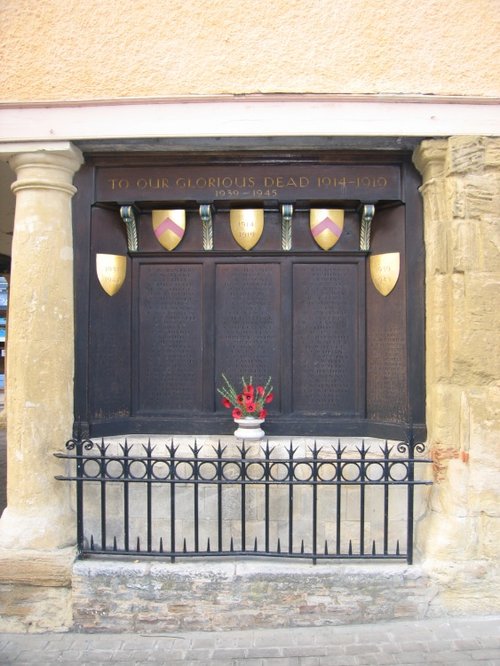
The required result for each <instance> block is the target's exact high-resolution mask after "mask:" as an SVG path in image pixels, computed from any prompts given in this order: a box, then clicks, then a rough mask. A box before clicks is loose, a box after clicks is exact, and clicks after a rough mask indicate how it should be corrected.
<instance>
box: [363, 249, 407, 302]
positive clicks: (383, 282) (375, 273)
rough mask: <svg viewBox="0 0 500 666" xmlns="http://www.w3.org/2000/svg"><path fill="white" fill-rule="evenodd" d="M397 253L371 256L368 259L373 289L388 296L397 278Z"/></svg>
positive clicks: (398, 261) (398, 260)
mask: <svg viewBox="0 0 500 666" xmlns="http://www.w3.org/2000/svg"><path fill="white" fill-rule="evenodd" d="M399 265H400V259H399V252H387V253H386V254H372V256H371V257H370V275H371V278H372V282H373V284H374V286H375V289H376V290H377V291H378V292H379V293H381V294H382V296H388V295H389V294H390V293H391V291H392V290H393V289H394V287H395V286H396V283H397V281H398V278H399Z"/></svg>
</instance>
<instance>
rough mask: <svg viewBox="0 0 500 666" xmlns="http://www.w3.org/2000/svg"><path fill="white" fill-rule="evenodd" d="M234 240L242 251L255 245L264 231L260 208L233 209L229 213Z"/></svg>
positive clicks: (262, 213)
mask: <svg viewBox="0 0 500 666" xmlns="http://www.w3.org/2000/svg"><path fill="white" fill-rule="evenodd" d="M229 221H230V224H231V232H232V234H233V237H234V240H235V241H236V242H237V243H238V245H240V246H241V247H242V248H243V249H244V250H251V249H252V248H253V247H254V245H257V243H258V242H259V239H260V237H261V236H262V232H263V231H264V211H263V210H262V209H261V208H235V209H233V210H231V212H230V213H229Z"/></svg>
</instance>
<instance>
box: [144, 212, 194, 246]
mask: <svg viewBox="0 0 500 666" xmlns="http://www.w3.org/2000/svg"><path fill="white" fill-rule="evenodd" d="M152 219H153V230H154V232H155V236H156V238H157V240H158V242H159V243H160V244H161V245H163V247H164V248H165V249H166V250H173V249H174V248H176V247H177V246H178V245H179V243H180V242H181V240H182V238H183V236H184V232H185V231H186V211H185V210H183V209H182V208H178V209H174V210H154V211H153V214H152Z"/></svg>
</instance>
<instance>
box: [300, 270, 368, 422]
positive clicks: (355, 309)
mask: <svg viewBox="0 0 500 666" xmlns="http://www.w3.org/2000/svg"><path fill="white" fill-rule="evenodd" d="M360 266H361V264H360V263H359V262H357V261H353V262H350V263H348V262H335V263H333V262H332V263H297V264H295V265H294V267H293V411H294V412H305V413H310V414H328V415H351V416H352V415H357V414H359V413H360V409H361V405H360V386H359V379H360V377H359V374H360V373H359V363H360V353H361V351H362V349H361V341H362V337H361V331H360V326H359V316H360V308H359V305H360V298H361V296H362V291H361V293H360V282H361V275H362V272H361V269H360Z"/></svg>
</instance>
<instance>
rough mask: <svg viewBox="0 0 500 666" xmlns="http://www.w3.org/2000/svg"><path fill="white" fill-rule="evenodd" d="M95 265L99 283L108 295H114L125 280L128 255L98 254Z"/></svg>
mask: <svg viewBox="0 0 500 666" xmlns="http://www.w3.org/2000/svg"><path fill="white" fill-rule="evenodd" d="M95 265H96V272H97V279H98V280H99V284H100V285H101V287H102V288H103V289H104V291H105V292H106V293H107V294H108V296H114V295H115V294H116V293H117V292H119V291H120V289H121V287H122V285H123V283H124V281H125V276H126V275H127V257H125V256H123V255H121V254H96V257H95Z"/></svg>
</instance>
